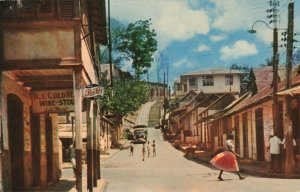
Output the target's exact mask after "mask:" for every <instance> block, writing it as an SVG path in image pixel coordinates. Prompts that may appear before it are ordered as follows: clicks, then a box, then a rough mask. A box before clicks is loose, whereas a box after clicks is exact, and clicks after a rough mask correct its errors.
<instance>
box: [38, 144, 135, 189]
mask: <svg viewBox="0 0 300 192" xmlns="http://www.w3.org/2000/svg"><path fill="white" fill-rule="evenodd" d="M119 142H120V143H121V145H122V147H121V149H110V150H109V151H108V153H106V154H101V155H100V165H101V166H102V165H103V163H104V162H105V161H106V160H107V159H109V158H110V157H112V156H113V155H115V154H116V153H117V152H118V151H120V150H123V149H126V148H128V147H129V142H128V140H125V139H124V140H120V141H119ZM86 171H87V170H86V164H84V165H83V166H82V173H83V175H82V191H87V176H86ZM62 172H63V174H62V175H63V176H62V177H61V178H60V180H59V181H57V182H55V183H51V184H49V185H48V186H46V187H45V188H42V189H34V190H33V191H34V192H42V191H49V192H50V191H51V192H52V191H53V192H54V191H59V192H63V191H64V192H65V191H70V192H76V191H77V190H76V186H75V180H76V179H75V177H73V170H72V166H71V164H70V163H63V165H62ZM105 187H106V181H105V179H104V178H101V179H99V180H98V182H97V187H94V188H93V191H95V192H103V191H104V189H105Z"/></svg>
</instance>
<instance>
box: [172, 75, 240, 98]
mask: <svg viewBox="0 0 300 192" xmlns="http://www.w3.org/2000/svg"><path fill="white" fill-rule="evenodd" d="M245 75H246V72H242V71H239V70H230V69H203V70H199V71H193V72H189V73H186V74H183V75H181V76H180V79H177V80H176V81H175V83H174V92H175V95H176V96H181V95H185V94H186V93H187V92H189V91H191V90H193V91H196V92H200V91H203V92H204V93H214V94H219V93H233V94H234V95H236V96H238V95H239V94H240V92H241V79H242V78H243V77H244V76H245Z"/></svg>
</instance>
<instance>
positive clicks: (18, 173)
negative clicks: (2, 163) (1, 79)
mask: <svg viewBox="0 0 300 192" xmlns="http://www.w3.org/2000/svg"><path fill="white" fill-rule="evenodd" d="M7 119H8V122H7V123H8V133H9V149H10V164H11V181H12V191H22V190H23V189H24V128H23V127H24V126H23V103H22V101H21V100H20V98H19V97H18V96H16V95H13V94H9V95H8V96H7Z"/></svg>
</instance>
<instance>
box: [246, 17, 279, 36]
mask: <svg viewBox="0 0 300 192" xmlns="http://www.w3.org/2000/svg"><path fill="white" fill-rule="evenodd" d="M256 23H263V24H265V25H266V27H268V28H269V29H271V30H273V28H271V27H270V26H269V25H268V24H267V23H266V22H265V21H264V20H257V21H255V22H254V23H253V24H252V28H251V29H250V30H248V33H251V34H254V33H256V30H255V29H254V25H255V24H256Z"/></svg>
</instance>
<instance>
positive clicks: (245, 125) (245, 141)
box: [242, 112, 249, 158]
mask: <svg viewBox="0 0 300 192" xmlns="http://www.w3.org/2000/svg"><path fill="white" fill-rule="evenodd" d="M242 118H243V151H244V157H245V158H247V157H248V149H249V148H248V120H247V112H246V113H243V117H242Z"/></svg>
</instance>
